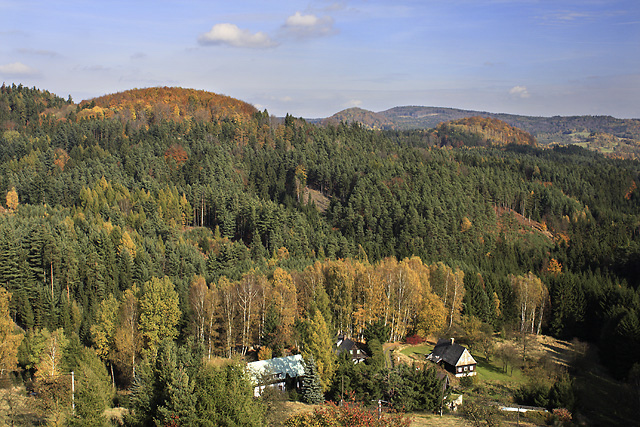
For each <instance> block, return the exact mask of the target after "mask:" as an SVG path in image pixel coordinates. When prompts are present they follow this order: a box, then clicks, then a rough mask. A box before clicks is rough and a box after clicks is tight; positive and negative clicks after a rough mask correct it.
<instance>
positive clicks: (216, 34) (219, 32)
mask: <svg viewBox="0 0 640 427" xmlns="http://www.w3.org/2000/svg"><path fill="white" fill-rule="evenodd" d="M198 43H200V44H202V45H228V46H233V47H245V48H253V49H263V48H269V47H274V46H276V43H275V42H274V41H273V40H272V39H271V37H269V35H268V34H266V33H263V32H261V31H259V32H257V33H251V32H250V31H249V30H243V29H240V28H238V26H237V25H234V24H226V23H225V24H216V25H214V26H213V27H212V28H211V31H209V32H208V33H204V34H201V35H200V37H198Z"/></svg>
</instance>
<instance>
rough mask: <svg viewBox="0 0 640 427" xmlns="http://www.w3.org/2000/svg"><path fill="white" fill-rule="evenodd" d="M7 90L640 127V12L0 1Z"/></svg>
mask: <svg viewBox="0 0 640 427" xmlns="http://www.w3.org/2000/svg"><path fill="white" fill-rule="evenodd" d="M0 81H2V82H5V83H7V84H10V83H22V84H24V85H26V86H29V87H32V86H36V87H38V88H41V89H46V90H49V91H51V92H53V93H56V94H58V95H60V96H62V97H65V98H66V97H67V96H68V95H71V96H72V97H73V99H74V100H75V101H76V102H78V101H80V100H82V99H89V98H92V97H96V96H100V95H103V94H106V93H113V92H119V91H123V90H127V89H132V88H142V87H150V86H181V87H188V88H195V89H204V90H208V91H212V92H216V93H221V94H225V95H229V96H233V97H235V98H239V99H242V100H244V101H247V102H249V103H252V104H254V105H256V106H257V107H258V108H260V109H264V108H266V109H268V110H269V112H270V113H271V114H275V115H279V116H280V115H284V114H286V113H290V114H293V115H294V116H296V117H298V116H302V117H307V118H315V117H326V116H329V115H331V114H333V113H335V112H338V111H340V110H342V109H344V108H348V107H354V106H357V107H361V108H365V109H368V110H372V111H381V110H386V109H388V108H392V107H395V106H403V105H424V106H441V107H455V108H464V109H473V110H482V111H490V112H506V113H514V114H526V115H538V116H552V115H580V114H592V115H601V114H602V115H613V116H616V117H623V118H630V117H633V118H640V1H638V0H620V1H618V0H422V1H412V0H395V1H391V0H389V1H377V0H372V1H363V0H356V1H344V2H340V1H337V2H334V1H321V0H319V1H313V0H312V1H297V0H292V1H286V2H273V1H271V2H269V1H264V0H262V1H242V0H238V1H235V2H230V1H217V0H208V1H205V0H193V1H190V0H186V1H172V0H154V1H146V0H144V1H136V0H126V1H120V0H110V1H91V0H69V1H56V0H48V1H46V0H45V1H32V0H0Z"/></svg>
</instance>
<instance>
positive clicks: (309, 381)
mask: <svg viewBox="0 0 640 427" xmlns="http://www.w3.org/2000/svg"><path fill="white" fill-rule="evenodd" d="M301 392H302V401H303V402H305V403H309V404H312V405H316V404H319V403H323V402H324V395H323V394H322V386H321V385H320V376H319V375H318V369H317V367H316V362H315V360H314V359H313V355H309V356H307V357H306V358H305V361H304V377H303V378H302V390H301Z"/></svg>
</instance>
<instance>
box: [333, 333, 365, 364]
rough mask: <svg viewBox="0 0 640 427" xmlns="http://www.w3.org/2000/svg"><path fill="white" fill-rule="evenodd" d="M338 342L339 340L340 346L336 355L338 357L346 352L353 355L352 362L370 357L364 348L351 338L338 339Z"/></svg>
mask: <svg viewBox="0 0 640 427" xmlns="http://www.w3.org/2000/svg"><path fill="white" fill-rule="evenodd" d="M338 340H339V341H338V343H339V344H338V348H337V350H336V353H337V354H338V356H339V355H341V354H342V353H343V352H345V351H346V352H347V353H349V354H350V355H351V359H352V360H358V359H366V358H367V357H369V356H368V355H367V353H366V352H365V351H364V349H363V348H362V347H363V345H362V344H360V343H357V342H355V341H353V340H351V339H349V338H342V337H338ZM358 350H359V351H358Z"/></svg>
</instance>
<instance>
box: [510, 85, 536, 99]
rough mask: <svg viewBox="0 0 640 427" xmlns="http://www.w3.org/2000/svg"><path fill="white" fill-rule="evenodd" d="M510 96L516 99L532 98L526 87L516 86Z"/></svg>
mask: <svg viewBox="0 0 640 427" xmlns="http://www.w3.org/2000/svg"><path fill="white" fill-rule="evenodd" d="M509 94H510V95H513V96H515V97H516V98H529V97H530V96H531V95H530V94H529V91H528V90H527V87H526V86H514V87H512V88H511V90H510V91H509Z"/></svg>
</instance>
